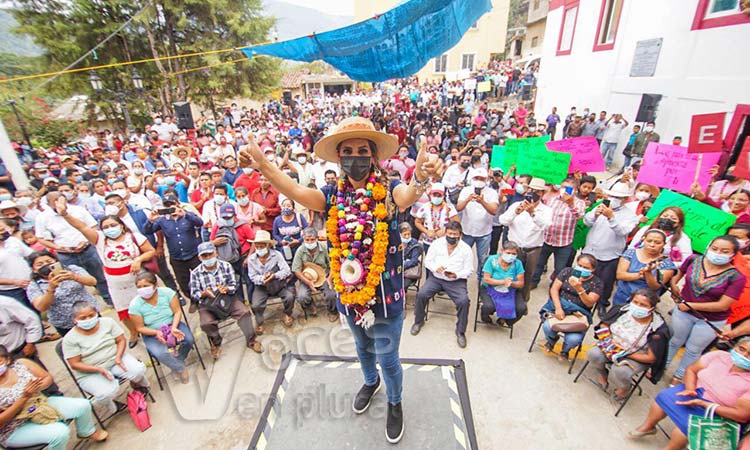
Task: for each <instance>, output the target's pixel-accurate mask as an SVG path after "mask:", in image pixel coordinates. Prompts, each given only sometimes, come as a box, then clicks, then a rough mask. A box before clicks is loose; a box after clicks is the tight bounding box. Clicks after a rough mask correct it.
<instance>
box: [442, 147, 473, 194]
mask: <svg viewBox="0 0 750 450" xmlns="http://www.w3.org/2000/svg"><path fill="white" fill-rule="evenodd" d="M469 167H471V155H470V154H468V153H462V154H461V155H460V156H459V157H458V164H453V165H452V166H450V167H448V168H447V169H446V170H445V174H443V185H444V186H445V189H447V191H448V196H450V193H451V192H453V190H454V189H463V188H464V186H466V184H467V183H468V182H469V181H470V180H469Z"/></svg>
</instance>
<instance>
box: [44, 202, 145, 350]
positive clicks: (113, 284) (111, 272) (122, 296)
mask: <svg viewBox="0 0 750 450" xmlns="http://www.w3.org/2000/svg"><path fill="white" fill-rule="evenodd" d="M63 203H64V202H58V204H57V205H56V206H57V209H58V212H59V213H60V215H61V216H63V218H65V220H66V221H67V222H68V223H69V224H70V225H72V226H73V227H74V228H75V229H76V230H78V231H79V232H81V234H83V235H84V236H85V237H86V239H87V240H88V241H89V242H90V243H91V244H92V245H93V246H94V247H95V248H96V253H97V254H98V255H99V259H101V260H102V265H103V268H104V277H105V278H106V280H107V285H108V286H109V293H110V295H111V296H112V302H113V303H114V307H115V310H116V311H117V317H119V318H120V320H121V321H122V323H124V324H125V326H126V327H127V328H128V331H129V333H130V340H129V342H128V346H129V347H130V348H133V347H135V346H136V345H138V332H137V331H136V330H135V325H133V322H132V321H131V320H130V318H129V317H128V306H129V305H130V301H131V300H132V299H133V297H135V296H136V294H137V292H136V289H135V275H136V274H137V273H138V271H139V270H141V267H142V266H143V264H144V263H146V262H148V261H151V259H152V258H153V257H154V256H155V255H156V251H155V250H154V248H153V247H152V246H151V244H150V243H149V242H148V240H147V239H146V237H145V236H143V235H142V234H140V233H133V232H131V231H130V229H129V228H128V227H127V226H126V225H125V223H124V222H123V221H122V219H120V218H119V217H118V216H106V217H104V218H103V219H102V220H101V221H100V222H99V228H100V230H99V231H97V230H94V229H92V228H91V227H89V226H87V225H86V224H85V223H83V222H82V221H81V220H78V219H76V218H75V217H73V216H72V215H71V214H68V213H67V209H66V205H64V204H63Z"/></svg>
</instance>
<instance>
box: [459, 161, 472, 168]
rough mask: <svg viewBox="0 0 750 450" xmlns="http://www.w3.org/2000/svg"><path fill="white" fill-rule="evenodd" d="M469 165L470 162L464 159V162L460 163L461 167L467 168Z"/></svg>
mask: <svg viewBox="0 0 750 450" xmlns="http://www.w3.org/2000/svg"><path fill="white" fill-rule="evenodd" d="M470 165H471V163H470V162H468V161H464V162H462V163H461V167H462V168H464V169H468V168H469V166H470Z"/></svg>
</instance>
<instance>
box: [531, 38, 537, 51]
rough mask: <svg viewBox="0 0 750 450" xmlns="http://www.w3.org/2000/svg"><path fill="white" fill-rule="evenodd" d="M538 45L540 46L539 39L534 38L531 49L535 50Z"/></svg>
mask: <svg viewBox="0 0 750 450" xmlns="http://www.w3.org/2000/svg"><path fill="white" fill-rule="evenodd" d="M537 45H539V37H538V36H534V37H533V38H531V48H534V47H536V46H537Z"/></svg>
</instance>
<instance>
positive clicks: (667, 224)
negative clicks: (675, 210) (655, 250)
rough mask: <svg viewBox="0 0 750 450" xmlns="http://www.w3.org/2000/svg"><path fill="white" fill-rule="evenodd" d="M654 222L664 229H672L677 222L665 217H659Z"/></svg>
mask: <svg viewBox="0 0 750 450" xmlns="http://www.w3.org/2000/svg"><path fill="white" fill-rule="evenodd" d="M656 224H657V225H658V226H659V228H660V229H662V230H664V231H672V230H674V229H675V227H677V223H675V221H674V220H672V219H667V218H664V217H660V218H659V220H657V221H656Z"/></svg>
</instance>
